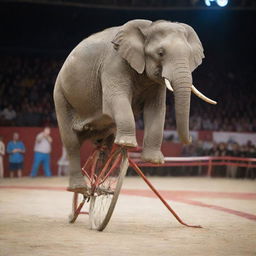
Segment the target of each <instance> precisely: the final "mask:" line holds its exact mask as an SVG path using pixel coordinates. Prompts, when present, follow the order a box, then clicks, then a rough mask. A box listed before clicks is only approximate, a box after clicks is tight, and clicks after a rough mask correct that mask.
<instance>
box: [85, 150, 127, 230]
mask: <svg viewBox="0 0 256 256" xmlns="http://www.w3.org/2000/svg"><path fill="white" fill-rule="evenodd" d="M113 154H114V155H111V156H110V154H109V153H108V152H107V151H103V152H101V153H100V155H99V157H98V159H97V164H96V169H95V178H96V179H97V178H98V183H97V182H96V185H95V186H94V188H92V189H93V190H94V191H93V193H92V196H91V197H90V208H89V223H90V228H91V229H96V230H98V231H102V230H103V229H104V228H105V227H106V226H107V224H108V222H109V220H110V218H111V216H112V213H113V211H114V208H115V205H116V202H117V199H118V196H119V193H120V190H121V187H122V184H123V179H124V177H125V174H126V171H127V168H128V165H129V164H128V157H127V150H126V149H120V150H117V151H116V152H114V153H113ZM109 157H111V159H110V158H109Z"/></svg>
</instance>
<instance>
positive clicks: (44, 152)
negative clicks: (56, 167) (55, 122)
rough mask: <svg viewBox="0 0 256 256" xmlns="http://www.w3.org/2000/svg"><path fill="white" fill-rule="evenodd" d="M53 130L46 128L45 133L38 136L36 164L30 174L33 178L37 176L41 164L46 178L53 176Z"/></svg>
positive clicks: (35, 148) (34, 163) (35, 150)
mask: <svg viewBox="0 0 256 256" xmlns="http://www.w3.org/2000/svg"><path fill="white" fill-rule="evenodd" d="M50 133H51V130H50V128H49V127H46V128H44V130H43V132H40V133H39V134H38V135H37V136H36V141H35V147H34V152H35V154H34V162H33V166H32V170H31V173H30V176H31V177H35V176H36V175H37V172H38V169H39V166H40V164H41V163H42V164H43V169H44V173H45V176H48V177H49V176H52V172H51V169H50V153H51V149H52V145H51V144H52V137H51V136H50Z"/></svg>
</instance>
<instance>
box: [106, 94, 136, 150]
mask: <svg viewBox="0 0 256 256" xmlns="http://www.w3.org/2000/svg"><path fill="white" fill-rule="evenodd" d="M104 105H105V106H104V107H105V110H106V108H107V109H111V113H108V114H110V116H111V117H112V118H113V120H114V122H115V124H116V136H115V141H114V142H115V143H116V144H118V145H122V146H128V147H137V145H138V144H137V141H136V133H135V120H134V115H133V112H132V107H131V103H130V100H129V99H128V97H127V96H126V95H115V96H113V97H112V99H111V101H110V100H107V102H105V104H104Z"/></svg>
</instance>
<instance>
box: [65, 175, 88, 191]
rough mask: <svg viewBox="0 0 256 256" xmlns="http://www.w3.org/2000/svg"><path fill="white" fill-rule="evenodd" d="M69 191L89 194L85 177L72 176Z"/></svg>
mask: <svg viewBox="0 0 256 256" xmlns="http://www.w3.org/2000/svg"><path fill="white" fill-rule="evenodd" d="M67 191H70V192H76V193H81V194H84V195H85V194H87V191H88V188H87V186H86V183H85V180H84V177H83V176H82V174H81V176H75V177H74V176H70V179H69V186H68V187H67Z"/></svg>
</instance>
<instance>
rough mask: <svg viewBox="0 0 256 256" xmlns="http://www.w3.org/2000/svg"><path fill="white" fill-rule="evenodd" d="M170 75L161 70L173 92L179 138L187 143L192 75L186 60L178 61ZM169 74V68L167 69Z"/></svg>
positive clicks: (188, 138) (188, 137)
mask: <svg viewBox="0 0 256 256" xmlns="http://www.w3.org/2000/svg"><path fill="white" fill-rule="evenodd" d="M174 66H175V68H174V69H172V72H171V75H168V74H166V71H167V70H165V72H163V77H164V78H166V79H168V80H169V81H170V84H171V86H172V88H173V93H174V102H175V115H176V126H177V132H178V135H179V138H180V140H181V141H182V142H183V143H185V144H189V143H190V142H191V137H190V135H189V111H190V97H191V86H192V75H191V72H190V70H189V67H188V63H187V62H186V61H178V62H177V63H176V64H175V65H174ZM168 72H169V74H170V70H169V71H168Z"/></svg>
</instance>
